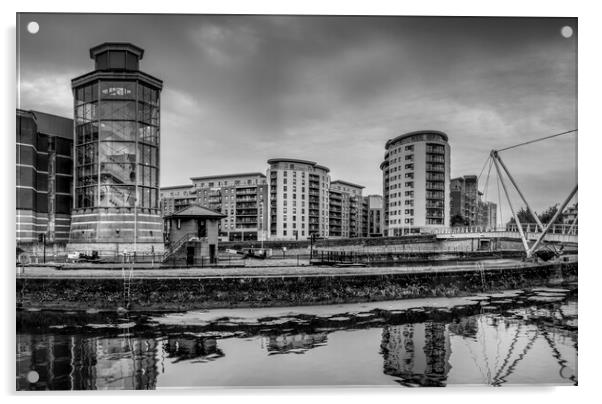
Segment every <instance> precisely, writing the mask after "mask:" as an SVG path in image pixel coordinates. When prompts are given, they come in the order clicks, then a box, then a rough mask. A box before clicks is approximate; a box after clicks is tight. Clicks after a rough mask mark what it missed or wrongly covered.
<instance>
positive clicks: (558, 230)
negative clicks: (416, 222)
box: [431, 223, 579, 236]
mask: <svg viewBox="0 0 602 404" xmlns="http://www.w3.org/2000/svg"><path fill="white" fill-rule="evenodd" d="M544 226H545V225H544ZM521 227H522V229H523V231H524V232H526V233H541V231H540V229H539V227H538V225H537V223H521ZM499 232H513V233H518V226H517V225H516V223H512V224H509V225H507V226H503V227H489V226H456V227H445V228H438V229H433V230H432V231H431V233H433V234H460V233H499ZM578 232H579V226H577V225H574V226H571V225H570V224H553V225H552V227H551V228H550V230H549V231H548V233H549V234H566V235H574V236H576V235H577V234H578Z"/></svg>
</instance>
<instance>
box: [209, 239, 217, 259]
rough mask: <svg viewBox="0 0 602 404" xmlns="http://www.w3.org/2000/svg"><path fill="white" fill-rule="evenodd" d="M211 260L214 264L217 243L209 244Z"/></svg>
mask: <svg viewBox="0 0 602 404" xmlns="http://www.w3.org/2000/svg"><path fill="white" fill-rule="evenodd" d="M209 260H210V262H211V263H212V264H214V263H215V262H216V259H215V244H209Z"/></svg>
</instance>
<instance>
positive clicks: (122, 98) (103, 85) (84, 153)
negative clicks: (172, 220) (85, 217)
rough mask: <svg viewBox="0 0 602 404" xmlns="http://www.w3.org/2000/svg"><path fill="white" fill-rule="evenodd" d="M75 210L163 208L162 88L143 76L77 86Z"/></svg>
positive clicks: (100, 80)
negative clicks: (160, 142)
mask: <svg viewBox="0 0 602 404" xmlns="http://www.w3.org/2000/svg"><path fill="white" fill-rule="evenodd" d="M74 92H75V138H76V140H75V141H76V145H75V147H76V178H75V209H80V208H96V207H104V208H128V207H134V206H137V207H139V208H147V209H156V210H158V209H159V175H158V167H159V150H158V147H159V90H158V89H156V88H153V87H151V86H149V85H147V84H146V83H144V82H142V81H140V80H123V81H117V80H110V81H109V80H102V79H99V80H96V81H94V82H92V83H87V84H85V85H82V86H80V87H77V88H75V89H74Z"/></svg>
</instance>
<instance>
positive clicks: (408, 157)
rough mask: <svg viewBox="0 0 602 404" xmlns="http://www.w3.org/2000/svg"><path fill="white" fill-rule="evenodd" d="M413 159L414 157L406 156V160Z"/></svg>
mask: <svg viewBox="0 0 602 404" xmlns="http://www.w3.org/2000/svg"><path fill="white" fill-rule="evenodd" d="M413 159H414V155H413V154H408V155H406V160H413Z"/></svg>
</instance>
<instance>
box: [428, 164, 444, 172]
mask: <svg viewBox="0 0 602 404" xmlns="http://www.w3.org/2000/svg"><path fill="white" fill-rule="evenodd" d="M426 171H432V172H436V173H444V172H445V166H444V165H443V164H427V165H426Z"/></svg>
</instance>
